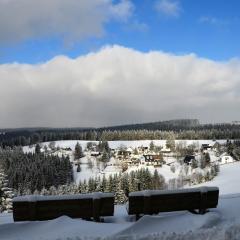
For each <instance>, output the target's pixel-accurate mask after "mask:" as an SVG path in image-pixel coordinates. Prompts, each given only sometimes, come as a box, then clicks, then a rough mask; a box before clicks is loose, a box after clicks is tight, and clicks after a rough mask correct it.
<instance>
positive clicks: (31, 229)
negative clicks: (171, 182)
mask: <svg viewBox="0 0 240 240" xmlns="http://www.w3.org/2000/svg"><path fill="white" fill-rule="evenodd" d="M239 170H240V162H235V163H232V164H227V165H221V169H220V173H219V176H217V177H216V178H215V179H214V180H213V181H211V182H207V183H204V184H200V185H198V186H196V187H200V186H202V185H206V186H217V187H219V189H220V198H219V204H218V207H217V208H216V209H211V210H210V211H209V212H208V213H206V214H205V215H195V214H191V213H189V212H187V211H179V212H171V213H160V214H159V215H153V216H148V215H146V216H143V217H142V218H141V219H140V220H139V221H135V220H134V217H133V216H128V215H127V211H126V206H125V205H117V206H115V213H114V216H113V217H106V218H105V223H95V222H91V221H84V220H81V219H71V218H69V217H67V216H62V217H60V218H57V219H54V220H50V221H41V222H38V221H36V222H18V223H13V219H12V215H11V214H1V215H0V239H1V240H40V239H41V240H50V239H51V240H72V239H74V240H80V239H88V240H93V239H98V240H102V239H108V240H111V239H119V240H120V239H121V240H122V239H142V240H145V239H150V240H151V239H165V240H167V239H168V240H177V239H178V240H179V239H188V240H190V239H201V240H203V239H204V240H206V239H208V240H209V239H210V240H213V239H214V240H215V239H216V240H227V239H240V208H239V202H240V193H239V192H240V190H239V181H240V174H239Z"/></svg>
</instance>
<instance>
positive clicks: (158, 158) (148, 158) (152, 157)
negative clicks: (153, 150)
mask: <svg viewBox="0 0 240 240" xmlns="http://www.w3.org/2000/svg"><path fill="white" fill-rule="evenodd" d="M141 163H142V164H143V163H146V164H150V165H162V163H163V157H162V155H157V154H144V155H143V158H142V159H141Z"/></svg>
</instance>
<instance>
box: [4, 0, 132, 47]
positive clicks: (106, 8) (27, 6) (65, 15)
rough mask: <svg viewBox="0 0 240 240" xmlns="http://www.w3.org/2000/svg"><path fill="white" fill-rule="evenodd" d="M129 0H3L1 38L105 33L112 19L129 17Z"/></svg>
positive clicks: (73, 38)
mask: <svg viewBox="0 0 240 240" xmlns="http://www.w3.org/2000/svg"><path fill="white" fill-rule="evenodd" d="M133 11H134V5H133V4H132V2H131V1H130V0H121V1H120V2H118V3H114V1H113V0H91V1H89V0H67V1H66V0H50V1H49V0H41V1H39V0H21V1H19V0H0V42H2V43H3V42H4V43H8V42H17V41H21V40H26V39H29V38H35V37H36V38H39V37H45V36H48V37H49V36H50V37H52V36H53V37H55V36H58V37H59V36H60V37H63V38H64V39H65V40H66V39H67V40H71V41H76V40H81V39H83V38H87V37H99V36H102V34H104V24H105V23H107V22H109V21H110V20H116V21H127V19H129V18H130V17H131V15H132V13H133Z"/></svg>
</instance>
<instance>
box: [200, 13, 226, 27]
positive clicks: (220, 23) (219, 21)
mask: <svg viewBox="0 0 240 240" xmlns="http://www.w3.org/2000/svg"><path fill="white" fill-rule="evenodd" d="M199 22H200V23H206V24H210V25H214V26H218V27H224V26H227V25H228V24H229V21H227V20H224V19H219V18H216V17H209V16H202V17H200V18H199Z"/></svg>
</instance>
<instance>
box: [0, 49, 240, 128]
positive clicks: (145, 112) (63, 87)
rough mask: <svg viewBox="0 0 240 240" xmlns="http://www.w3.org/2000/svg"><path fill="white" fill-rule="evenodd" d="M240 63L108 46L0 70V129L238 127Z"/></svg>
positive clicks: (4, 67)
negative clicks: (161, 124)
mask: <svg viewBox="0 0 240 240" xmlns="http://www.w3.org/2000/svg"><path fill="white" fill-rule="evenodd" d="M239 76H240V61H239V60H230V61H228V62H215V61H211V60H208V59H201V58H198V57H197V56H195V55H193V54H189V55H182V56H176V55H172V54H168V53H164V52H148V53H143V52H139V51H135V50H133V49H129V48H124V47H120V46H109V47H105V48H103V49H101V50H100V51H98V52H93V53H90V54H88V55H85V56H80V57H78V58H76V59H70V58H68V57H65V56H58V57H55V58H54V59H52V60H50V61H48V62H46V63H43V64H37V65H29V64H17V63H13V64H3V65H0V96H1V101H0V113H1V117H0V128H1V127H20V126H55V127H57V126H104V125H105V126H106V125H112V124H121V123H132V122H144V121H154V120H162V119H169V118H180V117H194V118H195V117H196V118H200V119H202V120H204V121H217V122H222V121H225V120H231V119H239V118H240V112H239V104H240V77H239Z"/></svg>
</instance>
